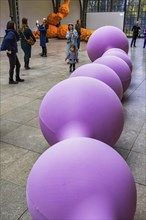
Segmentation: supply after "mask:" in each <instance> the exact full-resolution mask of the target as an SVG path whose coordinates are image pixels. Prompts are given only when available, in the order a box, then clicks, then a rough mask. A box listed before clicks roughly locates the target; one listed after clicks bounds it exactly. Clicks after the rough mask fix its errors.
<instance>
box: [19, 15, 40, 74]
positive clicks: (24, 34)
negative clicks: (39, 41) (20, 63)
mask: <svg viewBox="0 0 146 220" xmlns="http://www.w3.org/2000/svg"><path fill="white" fill-rule="evenodd" d="M20 37H21V48H22V50H23V52H24V68H25V69H26V70H29V69H30V66H29V60H30V58H31V45H30V44H28V42H27V40H28V39H30V38H32V39H33V41H34V42H36V39H35V37H34V36H33V33H32V31H31V29H30V28H29V26H28V19H27V18H22V25H21V28H20Z"/></svg>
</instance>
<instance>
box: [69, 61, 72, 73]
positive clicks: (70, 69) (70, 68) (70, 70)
mask: <svg viewBox="0 0 146 220" xmlns="http://www.w3.org/2000/svg"><path fill="white" fill-rule="evenodd" d="M72 66H73V65H72V63H70V67H69V72H70V73H71V72H72Z"/></svg>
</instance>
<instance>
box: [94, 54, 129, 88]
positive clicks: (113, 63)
mask: <svg viewBox="0 0 146 220" xmlns="http://www.w3.org/2000/svg"><path fill="white" fill-rule="evenodd" d="M94 63H100V64H104V65H106V66H108V67H110V68H111V69H113V70H114V71H115V72H116V73H117V75H118V76H119V78H120V80H121V82H122V85H123V92H125V91H126V90H127V89H128V87H129V85H130V82H131V70H130V68H129V66H128V64H127V63H126V62H125V61H123V60H122V59H121V58H119V57H117V56H113V55H109V56H108V55H107V56H102V57H100V58H98V59H97V60H95V61H94Z"/></svg>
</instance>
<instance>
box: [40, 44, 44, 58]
mask: <svg viewBox="0 0 146 220" xmlns="http://www.w3.org/2000/svg"><path fill="white" fill-rule="evenodd" d="M44 54H45V47H43V46H42V53H41V54H40V55H41V57H43V56H44Z"/></svg>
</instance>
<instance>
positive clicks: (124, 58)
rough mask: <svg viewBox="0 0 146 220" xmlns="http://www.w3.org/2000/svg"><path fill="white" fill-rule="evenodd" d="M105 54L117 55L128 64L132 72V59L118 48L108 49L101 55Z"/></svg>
mask: <svg viewBox="0 0 146 220" xmlns="http://www.w3.org/2000/svg"><path fill="white" fill-rule="evenodd" d="M106 55H107V56H117V57H119V58H121V59H122V60H124V61H125V62H126V63H127V64H128V66H129V68H130V70H131V72H132V61H131V59H130V57H129V56H128V55H127V54H126V53H123V52H120V51H118V50H111V49H109V50H107V51H106V52H105V53H104V54H103V56H106Z"/></svg>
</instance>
